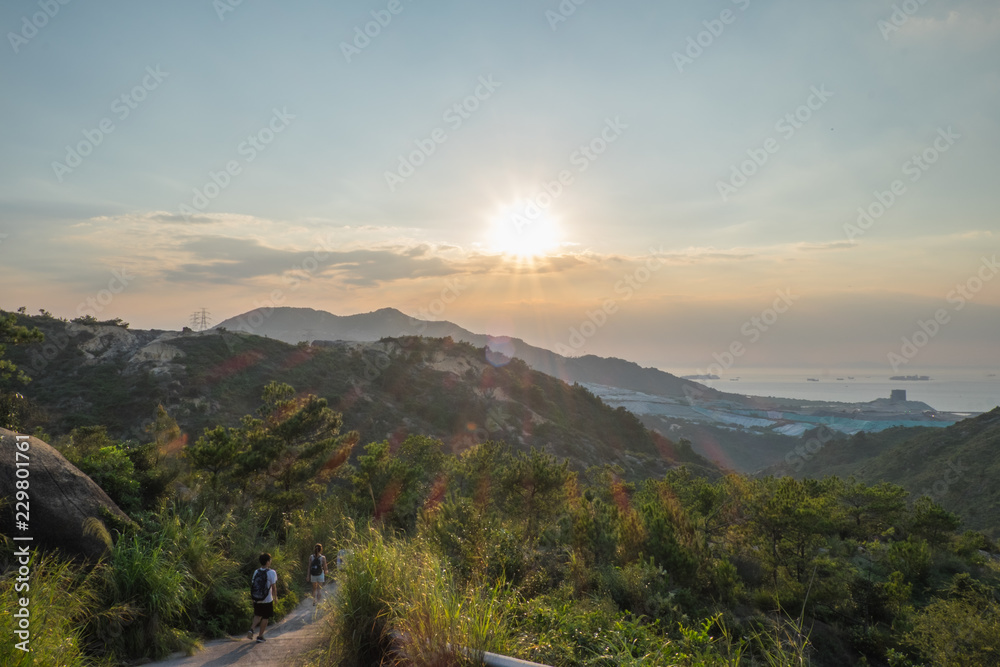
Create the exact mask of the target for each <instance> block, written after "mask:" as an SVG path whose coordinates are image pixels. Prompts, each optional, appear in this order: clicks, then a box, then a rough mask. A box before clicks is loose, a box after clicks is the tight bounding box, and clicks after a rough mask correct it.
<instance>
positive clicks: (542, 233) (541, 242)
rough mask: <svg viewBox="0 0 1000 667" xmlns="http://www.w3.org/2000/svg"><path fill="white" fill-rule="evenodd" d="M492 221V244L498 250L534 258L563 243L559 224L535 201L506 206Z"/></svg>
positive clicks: (520, 257)
mask: <svg viewBox="0 0 1000 667" xmlns="http://www.w3.org/2000/svg"><path fill="white" fill-rule="evenodd" d="M491 223H492V224H491V227H490V245H491V247H492V248H493V250H494V251H496V252H502V253H504V254H505V255H513V256H514V257H517V258H519V259H531V258H534V257H540V256H543V255H548V254H550V253H552V252H554V251H555V250H556V249H557V248H558V247H559V226H558V225H557V224H556V221H555V220H553V219H552V218H551V217H550V216H549V215H548V214H546V213H545V212H544V211H542V210H541V209H540V208H538V206H537V205H536V204H534V203H532V202H525V201H519V202H517V203H515V204H512V205H510V206H506V207H504V208H502V209H501V210H500V211H499V212H498V213H497V215H496V217H494V218H493V220H492V221H491Z"/></svg>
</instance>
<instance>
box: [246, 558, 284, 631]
mask: <svg viewBox="0 0 1000 667" xmlns="http://www.w3.org/2000/svg"><path fill="white" fill-rule="evenodd" d="M259 560H260V568H258V569H257V570H255V571H254V573H253V577H251V579H250V597H251V598H252V599H253V621H252V622H251V623H250V631H249V632H247V639H253V631H254V628H256V627H258V626H260V631H259V633H258V634H257V642H258V643H260V642H264V641H267V640H266V639H264V631H265V630H267V622H268V621H270V620H271V617H272V616H274V603H275V601H276V600H277V599H278V573H277V572H275V571H274V570H272V569H271V554H269V553H262V554H261V555H260V558H259Z"/></svg>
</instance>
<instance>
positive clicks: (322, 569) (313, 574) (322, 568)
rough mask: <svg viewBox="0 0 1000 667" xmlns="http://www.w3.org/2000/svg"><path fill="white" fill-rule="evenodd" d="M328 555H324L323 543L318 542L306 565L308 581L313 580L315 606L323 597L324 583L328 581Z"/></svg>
mask: <svg viewBox="0 0 1000 667" xmlns="http://www.w3.org/2000/svg"><path fill="white" fill-rule="evenodd" d="M326 572H327V570H326V556H324V555H323V545H322V544H319V543H317V544H316V546H315V547H313V552H312V554H311V555H310V556H309V563H308V564H307V565H306V583H310V582H312V587H313V606H314V607H315V606H316V604H317V603H318V602H319V601H320V599H321V598H322V597H323V584H324V583H325V582H326Z"/></svg>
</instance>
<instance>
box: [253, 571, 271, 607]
mask: <svg viewBox="0 0 1000 667" xmlns="http://www.w3.org/2000/svg"><path fill="white" fill-rule="evenodd" d="M267 572H268V571H267V569H266V568H263V567H262V568H260V569H258V570H257V571H256V572H254V573H253V579H252V580H251V581H250V598H251V599H252V600H253V601H254V602H261V601H263V600H264V598H266V597H267V594H268V592H269V591H270V588H271V587H270V586H268V585H267Z"/></svg>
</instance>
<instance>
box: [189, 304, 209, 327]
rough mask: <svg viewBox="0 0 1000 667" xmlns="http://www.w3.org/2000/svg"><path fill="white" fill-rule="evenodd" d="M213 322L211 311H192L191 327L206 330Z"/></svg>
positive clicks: (203, 309)
mask: <svg viewBox="0 0 1000 667" xmlns="http://www.w3.org/2000/svg"><path fill="white" fill-rule="evenodd" d="M211 324H212V317H211V313H209V312H208V310H207V309H205V308H202V309H201V310H199V311H197V312H194V313H191V328H192V329H194V330H195V331H204V330H205V329H207V328H208V327H209V326H210V325H211Z"/></svg>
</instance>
